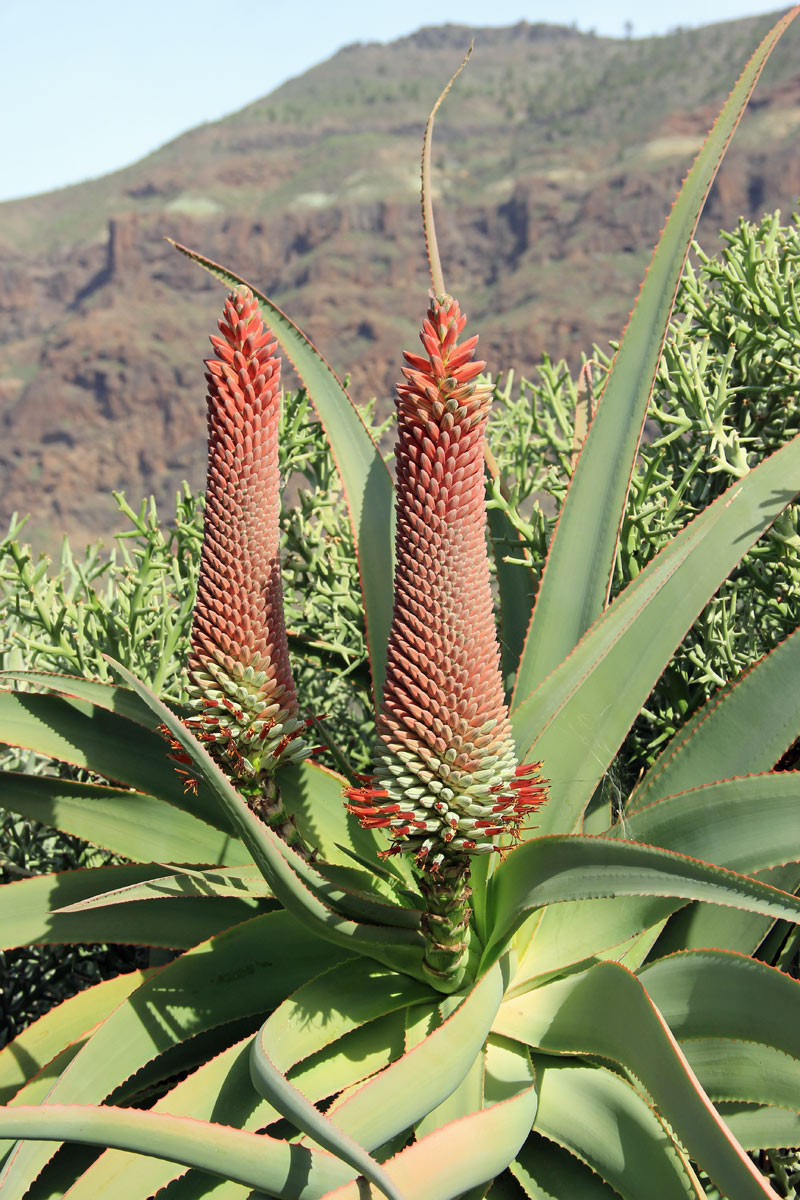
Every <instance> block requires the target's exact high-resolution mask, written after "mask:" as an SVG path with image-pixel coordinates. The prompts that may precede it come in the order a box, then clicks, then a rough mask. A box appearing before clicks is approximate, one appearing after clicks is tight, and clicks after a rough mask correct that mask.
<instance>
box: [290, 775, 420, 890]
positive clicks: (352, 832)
mask: <svg viewBox="0 0 800 1200" xmlns="http://www.w3.org/2000/svg"><path fill="white" fill-rule="evenodd" d="M280 787H281V800H282V801H283V803H284V805H285V807H286V809H287V811H288V812H289V813H291V815H292V816H293V817H294V818H295V820H296V821H297V826H298V829H299V830H300V832H301V834H302V835H303V837H304V839H305V840H306V842H307V843H308V845H309V846H313V847H314V848H315V849H316V850H318V851H319V854H320V857H321V858H322V859H324V861H325V862H326V863H338V864H341V865H343V866H353V864H354V861H361V862H365V863H369V865H370V866H372V867H374V868H375V869H376V871H378V870H379V871H381V872H382V873H383V874H389V875H393V876H394V877H395V878H396V879H399V880H400V881H402V882H405V883H409V882H410V881H411V880H412V878H413V877H412V874H411V868H410V867H409V865H408V864H407V862H406V860H405V859H404V858H403V857H402V855H396V856H395V857H394V858H391V859H388V860H385V861H384V860H382V859H380V858H379V857H378V852H379V850H380V849H382V847H381V846H379V844H378V840H377V838H376V836H375V834H374V832H373V831H372V830H371V829H364V828H363V827H362V826H361V825H360V824H359V822H358V820H357V819H356V818H355V817H354V816H353V814H352V813H350V812H348V811H347V809H346V808H345V804H344V800H343V793H344V789H345V788H346V787H347V780H346V779H344V777H343V776H341V775H338V774H337V773H336V772H335V771H331V770H329V768H328V767H323V766H321V765H320V764H319V763H317V762H314V760H313V759H306V760H305V761H304V762H302V763H300V764H298V765H297V766H287V767H282V768H281V771H280Z"/></svg>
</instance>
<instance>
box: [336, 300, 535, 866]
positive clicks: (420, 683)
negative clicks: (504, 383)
mask: <svg viewBox="0 0 800 1200" xmlns="http://www.w3.org/2000/svg"><path fill="white" fill-rule="evenodd" d="M465 323H466V318H465V317H464V316H462V314H461V311H460V309H459V306H458V304H457V303H456V301H455V300H453V299H451V298H450V297H449V296H441V297H438V298H436V297H434V296H433V293H431V304H430V308H429V310H428V314H427V318H426V320H425V323H424V325H423V328H422V333H421V335H420V337H421V341H422V345H423V347H424V350H425V357H422V356H421V355H418V354H408V353H407V354H406V355H405V359H406V362H407V364H408V365H407V366H406V367H404V368H403V374H404V376H405V378H406V382H405V383H404V384H403V385H401V386H400V387H399V388H398V440H397V542H396V549H397V565H396V568H395V603H394V613H393V619H392V626H391V632H390V636H389V648H388V662H387V672H386V683H385V686H384V692H383V704H382V708H381V714H380V719H379V725H378V747H377V751H376V756H375V769H374V779H373V780H372V782H371V786H369V787H365V788H354V789H351V790H350V791H349V792H348V800H349V805H348V807H349V808H350V810H351V811H352V812H354V813H355V814H356V815H357V816H358V817H359V819H360V820H361V822H362V824H363V825H365V826H368V827H371V828H385V829H387V831H389V833H390V835H391V836H392V838H393V839H394V844H393V846H392V847H391V849H390V850H389V851H387V853H396V852H398V851H400V850H411V851H412V852H413V853H414V854H415V857H416V861H417V864H418V866H420V867H421V868H423V869H425V870H427V871H429V872H433V873H437V872H439V871H440V870H442V869H444V870H445V873H452V870H453V869H459V870H460V869H461V864H463V862H464V856H465V855H466V854H479V853H485V852H489V851H491V850H494V849H496V848H497V847H496V846H495V843H494V839H495V838H496V837H498V836H499V835H501V834H504V833H509V834H511V836H512V838H516V837H518V836H519V828H520V825H521V823H522V822H523V821H524V819H525V817H526V815H527V814H528V813H529V812H531V811H532V810H533V809H535V808H537V807H538V806H539V805H540V804H541V803H542V802H543V800H544V799H545V794H546V793H545V789H544V786H543V784H542V782H541V780H539V779H538V778H537V777H535V775H534V774H533V772H534V771H535V770H536V768H537V767H538V766H540V765H541V764H535V766H531V765H528V766H522V767H520V766H518V765H517V759H516V752H515V748H514V742H513V738H512V733H511V726H510V723H509V719H508V711H507V708H506V704H505V698H504V695H503V683H502V676H501V672H500V651H499V646H498V642H497V633H496V630H495V622H494V615H493V610H492V595H491V585H490V577H489V564H488V556H487V549H486V533H485V522H486V516H485V505H484V476H483V439H484V431H485V427H486V419H487V416H488V412H489V406H490V403H491V387H490V386H488V385H486V384H478V383H476V377H477V376H478V375H479V374H480V373H481V371H482V370H483V367H484V365H485V364H484V363H482V362H475V361H473V354H474V350H475V345H476V343H477V340H478V339H477V337H472V338H469V339H468V340H467V341H465V342H463V343H462V344H461V345H459V344H458V338H459V336H460V335H461V333H462V332H463V329H464V325H465Z"/></svg>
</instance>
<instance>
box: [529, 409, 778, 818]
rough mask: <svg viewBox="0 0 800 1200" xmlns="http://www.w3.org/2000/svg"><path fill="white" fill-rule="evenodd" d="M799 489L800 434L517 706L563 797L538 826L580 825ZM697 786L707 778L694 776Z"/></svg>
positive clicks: (657, 561) (698, 524) (647, 574)
mask: <svg viewBox="0 0 800 1200" xmlns="http://www.w3.org/2000/svg"><path fill="white" fill-rule="evenodd" d="M601 407H602V406H601ZM798 491H800V436H797V437H795V438H794V439H793V440H792V441H791V442H789V443H787V445H785V446H783V447H782V448H781V449H780V450H778V451H777V452H776V453H775V454H772V455H771V456H770V457H769V458H767V459H766V460H765V461H764V462H762V463H760V464H759V465H758V466H757V467H755V468H754V469H753V470H752V471H751V472H750V473H749V474H748V475H747V476H746V478H744V479H742V480H740V481H738V482H737V483H736V484H735V485H734V486H733V487H732V488H730V489H729V490H728V491H727V492H726V493H725V494H724V495H722V496H721V497H720V498H719V499H718V500H716V501H715V502H714V503H713V504H712V505H710V506H709V507H708V508H707V509H706V510H705V511H704V512H703V513H701V514H700V516H699V517H697V518H695V520H694V521H693V522H692V523H691V524H690V525H689V526H687V528H686V529H684V530H683V531H682V532H681V533H680V534H679V535H678V536H677V537H676V538H675V539H674V540H673V542H672V543H671V545H670V546H669V547H668V548H667V549H665V550H664V551H662V552H661V553H660V554H658V555H656V557H655V558H654V559H653V560H652V561H651V562H650V563H649V564H648V566H647V567H646V568H645V569H644V570H643V571H642V572H641V574H640V575H639V576H638V577H637V578H636V580H635V581H634V582H633V583H632V584H630V585H629V586H628V588H627V589H626V590H625V592H623V593H622V595H621V596H619V597H618V598H617V599H616V600H615V601H614V603H613V604H612V605H611V606H610V608H609V609H608V610H607V612H606V613H605V614H604V615H603V616H602V617H601V618H600V619H599V620H598V621H597V622H596V624H595V626H594V627H593V629H592V630H590V632H589V633H588V634H587V636H586V637H585V638H584V640H583V641H582V642H581V643H580V644H579V645H578V646H577V647H576V649H575V651H574V652H573V655H572V656H571V658H570V659H568V660H567V661H566V662H565V663H564V664H562V666H561V667H559V668H558V670H557V671H556V672H554V674H553V676H551V678H550V679H549V680H547V681H546V683H545V684H544V685H543V686H542V688H541V689H540V692H541V695H540V692H535V693H534V694H533V695H532V696H530V697H529V698H528V699H527V700H526V701H525V703H524V704H522V705H520V706H519V708H518V709H517V710H516V712H515V714H514V735H515V738H516V739H517V745H518V748H519V750H520V753H521V754H523V755H524V757H526V758H537V759H542V760H543V762H544V764H545V766H544V774H545V775H546V776H547V777H548V778H550V780H551V783H552V792H553V794H554V795H557V796H558V802H557V804H556V803H554V802H553V801H551V802H550V803H549V804H547V805H545V807H544V808H543V809H542V811H541V813H540V814H537V817H536V822H537V825H538V827H539V829H540V830H542V831H543V832H553V831H554V830H555V829H558V830H566V829H571V828H574V826H575V824H576V822H577V821H578V820H579V818H580V816H581V813H582V812H583V810H584V807H585V805H586V803H587V801H588V799H589V798H590V797H591V795H592V793H593V792H594V789H595V787H596V785H597V783H598V782H599V781H600V779H601V778H602V776H603V774H604V772H605V771H606V770H607V768H608V766H609V764H610V763H611V761H612V760H613V758H614V755H615V754H616V752H617V750H618V748H619V746H620V745H621V744H622V741H623V739H624V737H625V735H626V734H627V732H628V730H629V729H630V727H631V725H632V724H633V722H634V720H635V718H636V716H637V714H638V712H639V710H640V708H641V706H642V705H643V704H644V702H645V700H646V699H647V696H648V695H649V693H650V691H651V689H652V687H653V685H654V684H655V682H656V681H657V679H658V678H659V675H660V674H661V672H662V671H663V669H664V667H665V666H666V665H667V663H668V662H669V660H670V658H671V657H672V654H673V652H674V650H675V647H676V646H677V645H678V644H679V643H680V641H681V639H682V638H683V637H684V635H685V633H686V630H687V629H688V628H689V627H690V625H691V623H692V621H693V620H694V619H695V618H696V616H697V614H698V613H699V612H700V611H701V610H702V608H703V606H704V605H705V604H706V603H707V601H708V600H709V598H710V597H711V596H712V595H713V593H714V592H715V591H716V589H717V588H718V587H719V585H720V583H722V581H723V580H724V579H725V578H726V577H727V576H728V574H729V573H730V571H731V570H732V569H733V568H734V566H735V565H736V563H737V562H738V561H739V559H740V558H741V557H742V555H743V554H745V553H746V552H747V550H748V549H749V548H750V546H751V545H752V544H753V543H754V542H755V541H756V539H757V538H758V537H759V535H760V534H761V533H762V532H763V531H764V530H765V529H767V528H768V526H769V525H770V523H771V522H772V521H773V520H774V519H775V517H776V516H778V514H779V513H780V511H781V510H782V509H783V508H784V507H785V506H786V505H787V504H788V503H789V502H790V501H791V500H792V499H793V497H794V496H795V495H796V494H797V492H798ZM673 566H674V569H673ZM621 679H624V680H625V687H624V688H620V686H619V681H620V680H621ZM726 773H727V772H726ZM698 782H703V781H702V780H694V779H693V780H692V783H698ZM669 790H670V791H672V790H673V789H672V788H670V789H669ZM674 790H679V789H674Z"/></svg>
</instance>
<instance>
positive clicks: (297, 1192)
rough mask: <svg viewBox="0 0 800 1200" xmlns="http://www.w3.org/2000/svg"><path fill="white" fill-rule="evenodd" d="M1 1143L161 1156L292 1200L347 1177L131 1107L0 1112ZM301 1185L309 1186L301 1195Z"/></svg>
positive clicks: (316, 1157)
mask: <svg viewBox="0 0 800 1200" xmlns="http://www.w3.org/2000/svg"><path fill="white" fill-rule="evenodd" d="M0 1136H2V1137H6V1138H37V1139H41V1140H45V1139H47V1140H53V1139H61V1140H64V1141H77V1142H83V1143H85V1144H87V1145H90V1146H111V1147H115V1148H118V1149H122V1150H134V1151H137V1152H138V1153H140V1154H148V1155H151V1156H152V1155H157V1156H159V1157H161V1158H166V1159H169V1160H170V1161H172V1162H179V1163H183V1164H186V1165H188V1166H193V1167H199V1168H200V1170H203V1171H209V1172H210V1173H211V1174H213V1175H219V1176H221V1177H222V1178H223V1179H232V1180H234V1181H235V1182H239V1183H243V1184H245V1185H247V1186H248V1187H251V1188H256V1189H258V1190H263V1191H266V1192H268V1194H269V1195H270V1196H276V1197H277V1196H280V1197H286V1200H304V1198H308V1200H310V1198H311V1197H315V1198H316V1197H318V1196H320V1195H321V1194H323V1193H324V1192H326V1191H328V1190H330V1188H331V1187H334V1186H335V1185H336V1184H337V1183H339V1182H340V1181H341V1179H342V1176H343V1175H346V1173H347V1170H346V1168H344V1169H342V1168H341V1166H340V1165H339V1164H338V1163H337V1162H336V1160H335V1159H332V1158H329V1157H328V1156H327V1155H321V1154H319V1153H317V1152H315V1151H312V1150H308V1149H306V1148H305V1147H302V1146H293V1145H290V1144H289V1143H288V1142H284V1141H279V1140H278V1139H276V1138H271V1137H269V1136H268V1135H267V1134H253V1133H247V1132H245V1131H243V1130H240V1129H231V1128H229V1127H228V1126H224V1125H215V1124H212V1123H210V1122H202V1121H196V1120H194V1119H191V1118H187V1117H175V1116H170V1115H168V1114H166V1113H153V1112H140V1111H139V1110H137V1109H130V1108H112V1107H111V1106H103V1107H102V1108H92V1107H90V1106H89V1105H80V1104H75V1105H67V1104H52V1103H48V1104H44V1105H41V1106H40V1107H31V1106H27V1105H24V1106H20V1107H18V1108H0ZM298 1180H302V1181H303V1182H302V1183H301V1184H300V1185H299V1188H298ZM392 1195H393V1196H400V1193H399V1192H393V1193H392Z"/></svg>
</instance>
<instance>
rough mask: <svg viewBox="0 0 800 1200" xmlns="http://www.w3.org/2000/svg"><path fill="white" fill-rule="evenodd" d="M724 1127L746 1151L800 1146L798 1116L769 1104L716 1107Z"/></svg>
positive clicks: (736, 1104)
mask: <svg viewBox="0 0 800 1200" xmlns="http://www.w3.org/2000/svg"><path fill="white" fill-rule="evenodd" d="M717 1107H718V1108H719V1111H720V1113H721V1114H722V1116H723V1118H724V1120H725V1124H726V1125H727V1126H728V1128H729V1129H730V1130H731V1132H732V1133H733V1135H734V1137H735V1138H736V1140H737V1141H738V1142H741V1144H742V1145H743V1146H744V1148H745V1150H762V1149H764V1148H765V1147H769V1146H798V1145H800V1113H796V1112H790V1111H789V1110H788V1109H785V1108H773V1107H772V1106H770V1105H768V1104H742V1103H740V1102H738V1101H737V1102H735V1103H731V1104H724V1103H721V1104H719V1105H718V1106H717Z"/></svg>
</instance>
